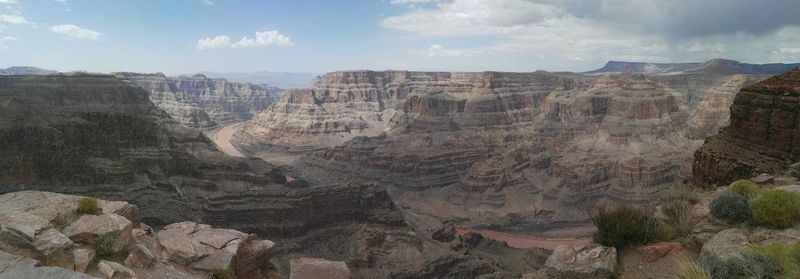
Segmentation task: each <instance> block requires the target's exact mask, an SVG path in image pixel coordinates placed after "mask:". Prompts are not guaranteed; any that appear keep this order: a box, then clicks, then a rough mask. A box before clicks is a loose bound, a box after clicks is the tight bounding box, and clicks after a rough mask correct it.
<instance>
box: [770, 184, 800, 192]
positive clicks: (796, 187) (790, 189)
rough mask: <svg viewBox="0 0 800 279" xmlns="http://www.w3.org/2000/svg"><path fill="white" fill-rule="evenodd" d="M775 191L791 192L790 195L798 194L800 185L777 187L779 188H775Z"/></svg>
mask: <svg viewBox="0 0 800 279" xmlns="http://www.w3.org/2000/svg"><path fill="white" fill-rule="evenodd" d="M775 189H778V190H784V191H787V192H792V193H795V194H800V185H788V186H779V187H775Z"/></svg>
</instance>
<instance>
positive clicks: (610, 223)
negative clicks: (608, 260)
mask: <svg viewBox="0 0 800 279" xmlns="http://www.w3.org/2000/svg"><path fill="white" fill-rule="evenodd" d="M651 216H652V214H649V212H645V211H644V210H641V209H637V208H634V207H632V206H630V205H627V204H622V205H620V206H618V207H616V208H615V209H613V210H608V209H607V208H606V207H605V206H600V207H599V208H598V210H597V212H596V213H595V214H593V215H592V222H594V225H595V226H596V227H597V232H596V233H595V235H594V241H595V242H597V243H600V244H602V245H605V246H612V247H616V248H617V249H620V250H624V249H625V248H627V247H629V246H631V245H639V244H644V243H648V242H651V241H654V240H657V237H658V235H659V234H661V233H659V230H660V229H662V228H661V225H660V224H659V222H658V221H657V220H656V219H655V218H653V217H651Z"/></svg>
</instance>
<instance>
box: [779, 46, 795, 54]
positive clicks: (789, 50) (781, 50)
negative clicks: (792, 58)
mask: <svg viewBox="0 0 800 279" xmlns="http://www.w3.org/2000/svg"><path fill="white" fill-rule="evenodd" d="M778 53H785V54H800V47H782V48H779V49H778Z"/></svg>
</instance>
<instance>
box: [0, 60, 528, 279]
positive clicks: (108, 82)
mask: <svg viewBox="0 0 800 279" xmlns="http://www.w3.org/2000/svg"><path fill="white" fill-rule="evenodd" d="M0 108H1V109H0V185H2V187H0V189H2V190H0V191H1V192H3V193H7V192H12V191H18V190H46V191H53V192H59V193H68V194H74V195H91V196H97V197H100V198H104V199H110V200H126V201H129V202H130V203H132V204H135V205H137V206H138V214H133V213H130V214H128V213H124V214H120V215H122V216H128V215H130V216H133V215H140V216H141V219H142V220H143V221H144V222H145V223H147V224H150V225H152V226H153V227H154V228H156V229H160V228H162V227H163V228H164V229H167V230H169V229H170V226H166V227H164V226H165V225H167V224H171V223H176V222H182V221H193V222H198V223H205V224H210V225H213V226H215V227H224V228H231V229H235V230H239V231H242V232H245V233H256V234H258V235H259V236H261V237H264V238H269V239H272V240H275V241H276V242H277V243H278V245H277V247H276V249H277V250H278V251H279V252H280V253H279V255H278V256H275V257H274V258H273V262H275V263H276V266H277V269H278V270H279V271H280V272H282V273H283V274H288V269H289V260H290V259H291V258H292V257H294V256H305V257H313V258H326V259H329V260H333V261H343V262H346V263H347V265H348V266H349V267H351V271H352V274H354V276H362V277H364V276H366V277H393V278H433V277H436V276H440V275H441V274H448V275H449V276H452V277H458V276H461V277H474V276H479V275H486V274H514V273H517V272H521V271H523V270H518V269H513V270H512V269H511V268H510V267H509V268H506V267H500V265H498V264H495V262H494V260H487V257H482V258H477V257H475V256H472V255H471V254H470V252H469V251H472V250H475V249H478V250H480V249H482V248H480V247H477V248H475V247H467V246H464V245H461V244H460V243H461V242H460V241H461V240H460V239H459V238H457V237H455V238H449V239H445V240H443V241H440V240H436V239H434V238H432V237H431V236H430V235H431V234H432V233H433V232H434V231H436V229H430V230H427V229H426V230H423V229H420V228H440V227H442V226H443V225H442V224H441V223H439V222H438V221H437V220H426V221H424V222H422V221H418V220H412V221H406V218H407V217H406V216H404V213H403V212H401V211H400V210H399V208H398V207H397V206H396V205H395V204H394V202H393V201H392V200H391V199H390V197H389V195H388V194H387V192H386V191H385V187H383V186H380V185H371V184H347V183H342V184H339V185H331V186H323V187H303V185H304V184H305V183H304V182H303V180H301V179H287V175H286V173H285V172H284V171H283V170H282V169H280V168H276V167H274V166H272V165H270V164H268V163H266V162H264V161H262V160H259V159H253V158H235V157H229V156H225V155H223V154H222V153H220V152H219V151H218V150H217V149H216V148H215V146H214V145H213V143H212V142H211V141H210V140H209V139H208V138H207V137H205V136H204V134H203V133H202V132H201V131H200V130H196V129H192V128H188V127H186V126H184V125H181V124H180V123H179V122H177V121H176V120H174V119H172V118H171V117H170V115H169V114H167V113H166V112H164V111H163V110H161V109H159V108H158V107H156V106H155V105H153V103H152V102H151V101H150V98H149V97H148V92H147V91H146V90H144V89H142V88H141V87H137V86H134V85H132V84H131V83H130V82H129V81H127V80H125V79H121V78H119V77H117V76H109V75H88V74H74V75H64V74H61V75H51V76H2V77H0ZM89 221H94V220H89V219H87V220H85V222H89ZM103 222H105V221H103ZM409 222H413V224H414V226H409ZM108 223H109V224H116V223H118V222H116V221H113V222H112V220H109V222H108ZM418 224H426V225H418ZM131 226H132V225H131ZM112 228H115V229H113V230H116V231H127V229H125V228H126V226H124V225H122V226H121V227H120V226H111V227H110V228H109V230H112ZM412 228H413V229H412ZM72 229H75V231H74V232H73V231H72ZM70 232H71V233H74V235H75V236H81V235H83V236H86V235H91V233H83V232H80V231H79V230H77V228H71V229H70ZM126 234H127V233H126ZM81 239H83V238H81ZM180 247H182V246H180V245H178V246H175V247H174V248H175V249H176V251H180V249H182V248H180ZM187 247H188V246H187ZM492 247H493V248H492V249H493V250H491V251H487V252H485V254H487V255H489V254H497V253H517V252H514V251H516V249H511V248H508V247H495V246H492ZM187 251H188V250H187ZM476 251H477V250H476ZM498 251H499V252H498ZM140 254H141V255H145V254H146V253H140ZM189 254H192V253H191V251H189V252H187V253H185V254H184V255H189ZM81 257H82V258H87V255H86V254H85V253H84V254H81ZM177 259H184V260H186V258H185V257H178V258H177ZM188 259H191V256H190V257H189V258H188ZM136 262H139V261H136ZM105 266H106V267H107V268H104V270H105V271H108V272H112V271H113V272H122V271H120V270H119V269H115V267H117V266H116V265H114V264H110V263H109V264H106V265H105Z"/></svg>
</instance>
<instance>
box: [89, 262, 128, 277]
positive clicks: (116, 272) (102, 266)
mask: <svg viewBox="0 0 800 279" xmlns="http://www.w3.org/2000/svg"><path fill="white" fill-rule="evenodd" d="M97 272H98V273H100V275H102V276H103V278H107V279H135V278H136V273H134V272H133V270H131V269H130V268H127V267H125V266H124V265H121V264H118V263H116V262H112V261H105V260H101V261H100V262H99V263H98V264H97Z"/></svg>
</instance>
